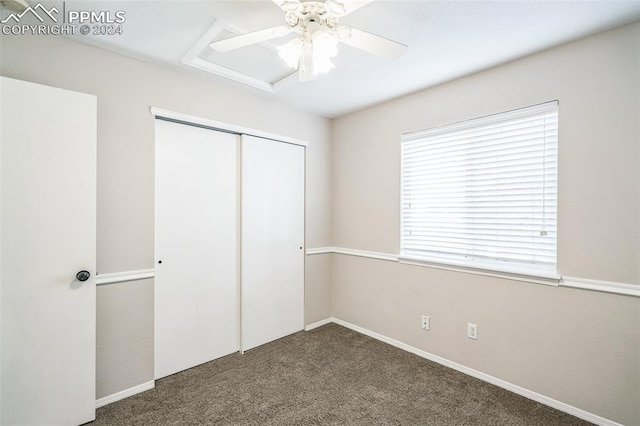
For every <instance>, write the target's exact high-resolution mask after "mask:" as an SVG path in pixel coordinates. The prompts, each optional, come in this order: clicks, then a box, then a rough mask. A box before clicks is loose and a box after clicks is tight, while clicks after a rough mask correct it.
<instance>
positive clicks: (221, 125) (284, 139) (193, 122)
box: [149, 107, 308, 354]
mask: <svg viewBox="0 0 640 426" xmlns="http://www.w3.org/2000/svg"><path fill="white" fill-rule="evenodd" d="M149 111H150V113H151V115H152V116H153V117H154V118H155V119H161V120H166V121H170V122H174V123H178V124H184V125H189V126H195V127H201V128H204V129H209V130H214V131H219V132H225V133H232V134H236V135H239V136H240V137H241V136H242V135H247V136H255V137H259V138H263V139H270V140H272V141H275V142H280V143H287V144H292V145H298V146H301V147H303V148H304V153H303V156H304V195H303V203H304V209H303V210H304V213H303V229H304V233H303V238H302V239H303V242H302V251H303V262H302V271H303V283H302V325H301V326H302V328H301V329H304V326H305V322H306V280H305V276H306V252H307V244H306V238H307V232H306V218H307V215H306V192H307V191H306V170H307V165H306V164H307V149H306V148H307V146H308V143H307V142H306V141H304V140H302V139H296V138H291V137H288V136H283V135H279V134H275V133H270V132H264V131H262V130H257V129H252V128H250V127H245V126H240V125H237V124H231V123H226V122H222V121H217V120H211V119H208V118H204V117H198V116H195V115H191V114H184V113H180V112H175V111H171V110H167V109H163V108H157V107H150V108H149ZM241 145H242V143H241V142H239V143H238V146H239V150H238V157H237V161H238V163H237V169H238V178H241V174H242V155H241V151H240V149H241ZM241 191H242V182H240V193H239V194H238V199H239V200H241V197H242V193H241ZM238 208H239V212H240V215H239V218H238V220H239V223H241V222H242V217H241V216H242V214H241V212H242V206H241V205H240V203H239V204H238ZM241 232H242V231H241V229H240V230H239V233H238V253H237V254H238V256H239V257H238V259H239V262H238V274H239V275H238V279H239V285H238V306H237V308H238V316H239V318H238V342H239V346H240V353H241V354H242V353H244V349H243V348H244V345H243V339H242V306H241V305H240V303H241V300H242V276H241V271H242V264H241V262H242V234H241Z"/></svg>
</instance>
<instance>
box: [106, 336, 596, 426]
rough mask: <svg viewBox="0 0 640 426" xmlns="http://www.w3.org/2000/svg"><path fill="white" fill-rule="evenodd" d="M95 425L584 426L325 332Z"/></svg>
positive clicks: (134, 402)
mask: <svg viewBox="0 0 640 426" xmlns="http://www.w3.org/2000/svg"><path fill="white" fill-rule="evenodd" d="M94 424H96V425H201V424H210V425H536V426H537V425H587V424H590V423H587V422H584V421H582V420H580V419H577V418H575V417H572V416H570V415H568V414H565V413H563V412H560V411H557V410H554V409H552V408H549V407H547V406H545V405H542V404H539V403H537V402H534V401H531V400H529V399H526V398H524V397H521V396H518V395H516V394H514V393H511V392H509V391H506V390H504V389H501V388H499V387H496V386H493V385H490V384H488V383H485V382H482V381H480V380H478V379H475V378H472V377H469V376H467V375H465V374H462V373H459V372H457V371H455V370H451V369H449V368H446V367H443V366H441V365H438V364H435V363H433V362H431V361H427V360H425V359H423V358H420V357H418V356H416V355H413V354H410V353H408V352H405V351H402V350H400V349H397V348H395V347H393V346H390V345H387V344H385V343H382V342H379V341H377V340H374V339H371V338H369V337H367V336H363V335H361V334H359V333H356V332H353V331H351V330H349V329H346V328H344V327H341V326H338V325H335V324H329V325H326V326H323V327H320V328H318V329H315V330H313V331H310V332H300V333H296V334H293V335H291V336H288V337H285V338H283V339H280V340H277V341H275V342H272V343H269V344H266V345H264V346H261V347H258V348H255V349H253V350H250V351H247V352H246V353H245V354H244V355H239V354H234V355H229V356H226V357H224V358H221V359H218V360H215V361H212V362H209V363H206V364H203V365H200V366H198V367H195V368H192V369H190V370H187V371H183V372H180V373H178V374H174V375H173V376H170V377H167V378H164V379H162V380H158V381H157V382H156V387H155V389H152V390H149V391H147V392H144V393H141V394H138V395H136V396H133V397H131V398H127V399H125V400H122V401H118V402H116V403H113V404H110V405H107V406H105V407H102V408H100V409H98V411H97V419H96V421H95V422H94Z"/></svg>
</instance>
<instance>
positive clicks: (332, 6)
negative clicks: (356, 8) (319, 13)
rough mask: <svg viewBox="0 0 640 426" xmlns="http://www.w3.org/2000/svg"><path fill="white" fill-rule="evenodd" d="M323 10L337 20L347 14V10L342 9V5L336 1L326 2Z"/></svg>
mask: <svg viewBox="0 0 640 426" xmlns="http://www.w3.org/2000/svg"><path fill="white" fill-rule="evenodd" d="M324 10H326V11H327V13H328V14H330V15H331V16H335V17H337V18H340V17H342V16H344V15H346V14H347V9H346V8H345V7H344V4H343V3H342V2H340V1H336V0H327V1H326V2H325V3H324Z"/></svg>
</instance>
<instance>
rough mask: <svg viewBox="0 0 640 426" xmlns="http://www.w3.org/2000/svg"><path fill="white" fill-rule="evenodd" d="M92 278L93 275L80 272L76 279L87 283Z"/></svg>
mask: <svg viewBox="0 0 640 426" xmlns="http://www.w3.org/2000/svg"><path fill="white" fill-rule="evenodd" d="M90 276H91V274H90V273H89V271H80V272H78V273H77V274H76V279H77V280H78V281H86V280H88V279H89V277H90Z"/></svg>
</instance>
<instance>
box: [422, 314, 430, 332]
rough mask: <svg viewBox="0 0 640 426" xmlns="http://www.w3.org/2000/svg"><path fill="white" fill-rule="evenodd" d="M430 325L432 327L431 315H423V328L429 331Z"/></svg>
mask: <svg viewBox="0 0 640 426" xmlns="http://www.w3.org/2000/svg"><path fill="white" fill-rule="evenodd" d="M430 327H431V321H430V320H429V317H428V316H426V315H423V316H422V329H423V330H427V331H429V328H430Z"/></svg>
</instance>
